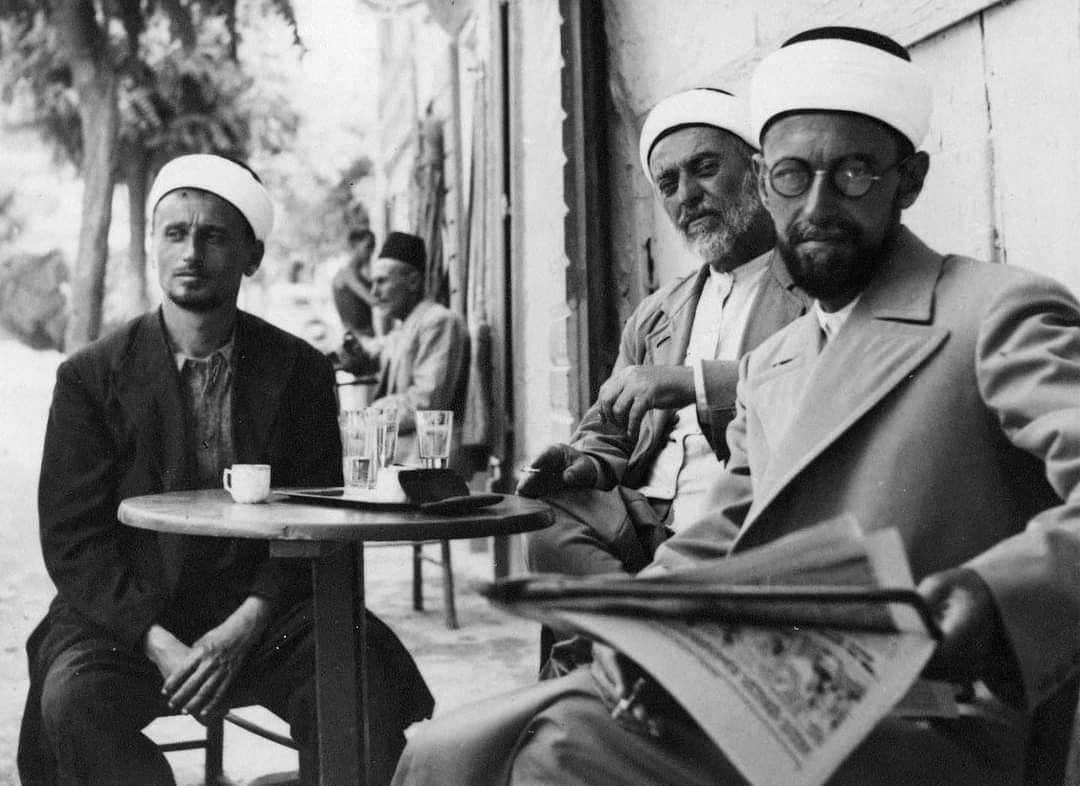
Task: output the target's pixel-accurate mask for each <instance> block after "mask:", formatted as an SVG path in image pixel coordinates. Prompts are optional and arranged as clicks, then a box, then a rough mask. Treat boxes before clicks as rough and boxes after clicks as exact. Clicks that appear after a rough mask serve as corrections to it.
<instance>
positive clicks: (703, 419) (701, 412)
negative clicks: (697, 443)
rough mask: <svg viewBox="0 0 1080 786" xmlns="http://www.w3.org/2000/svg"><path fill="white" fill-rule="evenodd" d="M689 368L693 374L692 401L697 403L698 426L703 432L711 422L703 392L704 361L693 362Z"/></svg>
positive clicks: (705, 396)
mask: <svg viewBox="0 0 1080 786" xmlns="http://www.w3.org/2000/svg"><path fill="white" fill-rule="evenodd" d="M690 368H691V369H692V370H693V372H694V399H695V401H696V403H697V417H698V424H699V425H701V427H702V428H701V430H702V431H703V432H704V431H705V426H706V425H708V424H709V422H710V421H711V420H712V418H710V417H709V399H708V396H707V395H706V392H705V359H704V358H701V359H699V360H695V361H694V363H693V365H691V366H690Z"/></svg>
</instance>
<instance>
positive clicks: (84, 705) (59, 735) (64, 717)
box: [41, 669, 102, 739]
mask: <svg viewBox="0 0 1080 786" xmlns="http://www.w3.org/2000/svg"><path fill="white" fill-rule="evenodd" d="M101 699H102V696H101V695H100V693H99V692H98V691H97V690H96V684H95V683H94V682H93V681H92V680H90V679H87V678H86V677H85V676H81V675H80V674H79V673H78V672H74V673H73V672H68V671H65V670H57V669H54V670H53V671H51V672H49V674H48V676H47V677H46V678H45V683H44V685H43V686H42V691H41V721H42V726H43V727H44V730H45V733H46V734H47V735H48V736H49V737H50V738H52V739H64V738H67V737H68V736H70V735H69V734H67V730H69V729H77V728H78V727H79V726H80V725H81V724H83V723H85V722H87V721H88V720H89V721H92V720H93V718H94V717H95V714H96V713H98V712H100V710H101V705H102V701H101Z"/></svg>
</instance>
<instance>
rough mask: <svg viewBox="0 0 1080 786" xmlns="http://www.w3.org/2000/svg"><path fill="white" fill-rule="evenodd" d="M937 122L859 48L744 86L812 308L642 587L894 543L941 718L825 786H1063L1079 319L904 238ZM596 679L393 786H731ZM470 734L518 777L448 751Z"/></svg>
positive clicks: (550, 689) (609, 678)
mask: <svg viewBox="0 0 1080 786" xmlns="http://www.w3.org/2000/svg"><path fill="white" fill-rule="evenodd" d="M929 109H930V100H929V85H928V82H927V78H926V76H925V75H924V74H923V73H922V72H921V70H920V69H918V68H917V67H916V66H914V65H913V64H912V63H911V62H910V61H909V58H908V54H907V52H906V51H905V50H904V49H903V48H902V47H900V46H899V45H897V44H896V43H895V42H893V41H892V40H891V39H888V38H885V37H884V36H881V35H879V34H876V33H872V32H870V31H866V30H858V29H852V28H824V29H818V30H813V31H809V32H807V33H804V34H801V35H798V36H796V37H795V38H793V39H791V40H790V41H789V42H787V44H785V46H784V48H782V49H780V50H779V52H777V53H774V54H773V55H770V56H769V57H767V58H766V59H765V60H764V61H763V62H762V63H761V65H760V66H759V68H758V69H757V71H756V73H755V75H754V77H753V80H752V83H751V88H750V116H751V122H752V126H753V130H754V133H755V134H758V135H759V138H760V140H761V147H762V149H761V153H760V154H759V155H758V156H757V157H756V159H755V161H756V164H755V166H756V170H757V174H758V190H759V192H760V194H761V197H762V201H763V202H764V203H765V206H766V208H767V209H768V210H769V212H770V214H771V215H772V217H773V220H774V222H775V224H776V228H777V243H778V247H779V248H780V250H781V253H782V255H783V258H784V262H785V264H786V265H787V266H788V269H789V272H790V273H791V275H792V277H793V278H794V279H795V281H796V282H798V283H799V284H800V286H802V287H803V288H804V289H805V291H807V292H808V293H810V294H811V295H812V296H814V298H815V299H816V303H815V305H814V308H813V310H812V312H811V313H809V314H807V315H805V316H803V317H802V318H800V319H798V320H796V321H794V322H793V323H791V324H790V325H789V326H788V327H786V328H784V329H783V330H781V331H779V332H778V333H776V334H775V335H774V336H772V337H771V338H769V339H767V340H766V341H764V342H763V343H762V344H761V345H760V346H759V347H758V348H757V349H755V350H754V351H753V352H751V353H749V354H748V355H747V356H746V357H745V358H744V359H743V361H742V363H741V365H740V369H739V395H738V402H737V414H736V416H735V419H734V420H733V421H732V424H731V426H730V427H729V429H728V434H727V439H728V445H729V447H730V450H731V455H730V458H729V460H728V463H727V465H726V470H725V471H724V472H722V473H720V475H719V476H718V482H717V484H716V486H715V487H714V488H713V490H712V499H713V504H712V505H711V506H710V512H709V513H708V515H706V516H705V517H704V518H703V519H702V520H701V521H699V522H697V523H695V524H694V525H692V526H691V527H689V528H687V529H686V530H684V531H683V532H680V533H679V534H677V535H676V536H674V537H673V538H671V539H669V540H668V541H666V542H665V543H664V544H663V545H662V546H661V547H660V548H659V549H658V551H657V556H656V560H655V561H654V562H653V564H652V566H650V568H649V569H648V570H649V571H664V570H677V569H678V568H680V567H683V566H689V565H693V564H696V563H697V562H698V561H700V560H702V559H709V558H717V557H723V556H724V555H726V554H728V553H730V552H732V551H741V550H744V549H747V548H750V547H753V546H755V545H760V544H762V543H766V542H769V541H772V540H774V539H776V538H778V537H781V536H783V535H785V534H790V533H792V532H794V531H797V530H799V529H800V528H803V527H805V526H807V525H808V524H812V523H814V522H817V521H823V520H827V519H830V518H834V517H836V516H839V515H845V516H849V517H853V518H854V519H855V520H856V521H857V522H858V523H859V524H860V525H861V526H862V527H863V528H864V529H865V530H867V531H875V530H879V529H884V528H894V529H895V530H896V531H897V532H898V533H899V534H900V536H901V538H902V541H903V544H904V547H905V550H906V552H907V555H908V559H909V562H910V565H911V570H912V573H913V574H914V576H915V579H916V580H917V582H918V592H919V594H920V595H921V596H922V597H923V599H924V600H925V601H926V603H927V605H928V606H929V608H930V609H931V610H932V612H933V613H934V614H935V616H936V617H937V620H938V623H939V626H940V628H941V630H942V632H943V638H942V640H941V641H940V643H939V644H938V646H937V649H936V651H935V653H934V655H933V657H932V658H931V661H930V663H929V664H928V666H927V668H926V671H925V675H924V676H925V677H927V678H929V679H932V680H935V681H936V685H937V688H936V689H937V690H938V691H941V690H942V689H943V688H948V689H951V697H950V698H951V701H952V704H953V708H952V711H951V712H949V713H944V714H943V713H941V712H933V711H932V712H930V713H927V712H926V707H925V706H920V705H918V704H912V703H908V702H901V705H900V706H899V707H898V708H897V710H898V711H896V712H894V713H892V714H890V715H887V716H886V717H885V718H884V719H883V720H882V721H880V722H879V723H878V724H877V725H876V726H875V727H874V728H873V729H868V730H867V731H868V736H867V737H866V738H865V739H863V741H862V742H861V743H860V744H859V745H858V746H857V747H855V748H854V750H853V751H852V752H851V753H850V754H849V756H848V757H847V758H846V759H845V760H844V761H843V762H842V763H840V764H839V767H838V769H836V770H835V772H833V773H832V774H831V776H830V778H829V780H828V783H829V784H833V785H835V784H869V783H872V784H895V785H896V786H907V785H908V784H926V783H935V784H937V783H949V784H971V786H976V785H977V784H978V785H981V784H988V783H993V784H1013V785H1016V786H1018V785H1019V784H1021V783H1025V784H1031V783H1040V784H1041V783H1061V782H1063V767H1064V763H1065V755H1064V754H1065V752H1066V751H1067V747H1068V742H1069V734H1070V731H1071V729H1072V716H1073V712H1074V710H1075V708H1076V684H1077V680H1076V675H1077V672H1078V669H1080V570H1078V567H1077V566H1078V565H1080V303H1078V302H1077V300H1076V298H1075V297H1074V296H1073V295H1072V294H1071V293H1069V292H1068V291H1067V290H1066V289H1065V288H1064V287H1062V286H1061V285H1060V284H1058V283H1056V282H1054V281H1051V280H1048V279H1045V278H1042V277H1039V276H1036V275H1035V274H1032V273H1029V272H1026V271H1024V270H1021V269H1018V268H1013V267H1005V266H994V265H987V264H983V263H979V262H976V261H975V260H971V259H967V258H963V257H958V256H941V255H939V254H937V253H935V252H934V251H932V250H930V249H929V248H927V247H926V246H925V245H924V244H923V243H921V242H920V241H919V240H918V239H917V238H916V237H915V236H914V234H912V233H911V232H910V231H909V230H908V229H906V228H905V227H904V226H903V225H902V224H901V223H900V215H901V212H902V211H903V210H904V209H906V208H907V207H910V206H911V205H912V204H913V203H914V202H915V200H916V199H917V198H918V196H919V193H920V191H921V189H922V186H923V182H924V178H925V176H926V173H927V171H928V167H929V157H928V156H927V154H926V153H925V152H917V149H918V146H919V144H921V141H922V136H923V135H924V134H925V132H926V130H927V126H928V120H929ZM626 655H627V656H629V657H630V658H632V657H633V653H632V652H628V653H626ZM594 656H595V661H594V667H593V669H592V672H591V674H590V673H589V672H587V671H584V670H578V671H576V672H574V673H572V674H571V675H569V676H567V677H565V678H563V679H562V680H559V681H556V682H557V685H550V686H541V688H535V689H532V692H531V693H530V692H522V693H519V694H518V695H516V696H514V697H513V699H512V700H507V699H503V700H502V701H501V703H500V702H498V701H492V702H488V703H486V704H484V703H481V704H478V705H476V706H475V708H474V709H472V710H468V711H466V710H462V711H460V712H459V713H458V715H457V717H447V718H446V719H445V721H444V723H445V724H446V726H445V727H442V728H443V732H442V734H441V735H439V734H438V731H439V728H438V727H436V728H435V729H433V731H432V732H430V733H427V734H421V735H418V736H417V737H414V738H413V739H412V740H411V741H410V747H409V748H408V749H407V750H406V753H405V755H404V757H403V759H402V764H401V765H400V767H399V770H398V773H397V776H396V780H397V782H399V783H424V782H426V781H425V776H426V774H427V773H429V772H438V773H440V776H441V777H440V778H439V779H438V782H440V783H444V784H447V783H457V782H459V781H457V780H455V779H454V777H447V776H448V775H449V776H453V775H456V774H457V772H459V770H458V769H457V768H458V767H459V766H463V764H462V762H463V761H465V760H467V759H475V760H478V761H484V762H485V765H486V768H485V770H484V772H485V773H491V775H490V776H488V775H485V776H484V777H483V778H479V779H472V780H471V781H469V782H471V783H507V782H511V783H560V784H586V783H587V784H591V785H592V786H596V785H597V784H615V783H634V784H657V785H659V784H673V783H680V784H682V783H686V784H728V783H731V784H738V783H745V780H744V778H743V776H742V775H741V774H740V773H739V772H737V771H736V770H735V767H734V766H733V765H732V764H731V763H730V762H729V761H728V759H727V757H725V756H724V755H723V753H722V752H721V747H722V744H723V740H719V742H720V743H721V745H720V747H718V746H717V745H714V744H713V743H712V742H711V741H710V738H708V737H707V736H706V735H705V734H704V732H703V731H702V730H701V728H700V727H699V726H697V725H696V723H695V722H694V720H693V719H692V718H691V717H690V716H689V715H688V714H687V713H685V712H683V711H682V710H681V709H680V708H679V707H677V706H675V707H673V706H671V705H672V701H671V699H670V697H667V696H666V694H664V693H663V691H656V692H651V693H650V690H649V687H648V686H647V687H646V688H645V690H644V691H643V695H649V698H647V699H646V700H644V701H643V702H639V703H638V704H636V705H635V712H634V713H633V718H632V719H633V720H634V724H633V725H634V727H635V730H630V729H627V728H625V727H624V726H623V725H621V724H620V723H619V722H618V721H616V720H613V719H612V716H611V713H610V711H609V708H610V707H612V706H613V705H614V704H615V703H616V702H617V701H619V698H620V697H621V696H625V695H627V694H626V691H627V684H628V679H627V672H626V671H625V670H624V669H623V661H620V660H617V659H616V657H615V653H614V652H613V651H612V650H610V649H608V648H605V647H600V646H597V647H595V648H594ZM558 683H561V684H558ZM545 691H546V692H545ZM500 713H502V714H501V716H500ZM464 717H469V718H477V719H480V722H483V723H486V724H487V726H486V729H485V730H482V731H477V732H476V733H477V734H479V735H483V734H487V739H488V740H492V741H495V742H497V743H498V744H499V745H501V746H503V749H504V750H509V751H511V753H510V754H509V755H504V756H503V757H502V758H498V757H497V756H496V755H495V754H494V753H493V751H492V750H484V749H482V748H481V750H480V751H479V752H478V751H477V747H480V744H479V743H480V741H478V740H476V739H475V738H474V737H473V736H471V735H466V736H464V738H459V739H456V740H455V739H454V737H453V735H452V733H451V732H449V731H447V729H452V728H462V726H463V724H462V719H463V718H464ZM500 721H502V723H501V725H499V724H500ZM500 735H502V736H500ZM425 737H426V739H425ZM474 745H475V747H474ZM485 756H487V758H485ZM485 778H487V779H485ZM462 782H463V781H462Z"/></svg>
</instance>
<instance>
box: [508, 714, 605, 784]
mask: <svg viewBox="0 0 1080 786" xmlns="http://www.w3.org/2000/svg"><path fill="white" fill-rule="evenodd" d="M590 739H591V738H590V737H582V736H581V735H580V734H579V733H576V732H575V731H574V729H573V728H572V724H567V723H566V722H565V720H564V721H563V722H556V721H554V720H552V719H551V718H550V717H545V716H540V717H538V718H535V719H534V720H533V722H532V723H531V724H530V726H529V727H528V728H527V729H526V730H525V733H524V734H523V735H522V738H521V744H520V747H519V748H518V749H517V751H516V754H515V755H514V760H513V763H512V770H511V772H512V776H511V779H510V781H511V782H512V783H558V782H560V778H564V777H565V778H569V776H570V773H577V772H578V771H579V770H580V769H581V764H580V762H581V761H583V760H586V761H587V760H588V758H589V757H590V756H592V755H595V753H596V751H595V750H590V746H589V744H588V740H590ZM583 757H584V758H583Z"/></svg>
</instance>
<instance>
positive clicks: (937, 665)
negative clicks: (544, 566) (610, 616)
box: [591, 567, 1017, 736]
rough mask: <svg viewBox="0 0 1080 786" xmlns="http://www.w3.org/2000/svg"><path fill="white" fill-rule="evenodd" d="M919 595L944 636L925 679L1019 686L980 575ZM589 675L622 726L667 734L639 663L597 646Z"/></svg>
mask: <svg viewBox="0 0 1080 786" xmlns="http://www.w3.org/2000/svg"><path fill="white" fill-rule="evenodd" d="M917 591H918V593H919V595H921V596H922V598H923V599H924V600H925V601H926V602H927V604H928V605H929V606H930V608H931V610H932V611H933V613H934V617H935V619H936V620H937V623H938V625H939V626H940V628H941V631H942V633H943V634H944V635H943V638H942V640H941V641H940V642H939V643H938V647H937V649H936V650H935V651H934V654H933V656H932V657H931V659H930V661H929V663H927V665H926V667H925V668H924V669H923V675H924V676H925V677H927V678H929V679H935V680H946V681H949V682H954V683H970V682H972V681H974V680H977V679H988V678H992V677H994V676H998V677H1001V676H1002V675H1003V672H1005V673H1006V675H1007V679H1006V682H1005V686H1006V687H1008V686H1009V685H1010V684H1012V685H1015V678H1016V677H1017V675H1015V674H1012V673H1008V672H1010V671H1012V670H1013V669H1015V664H1014V661H1013V660H1012V655H1011V651H1010V650H1009V646H1008V643H1007V640H1006V638H1005V633H1004V630H1003V628H1002V625H1001V621H1000V618H999V615H998V612H997V608H996V607H995V605H994V601H993V598H992V597H991V595H990V590H989V588H988V587H987V586H986V583H985V582H984V581H983V580H982V578H981V577H980V576H979V574H978V573H976V572H975V571H974V570H972V569H970V568H964V567H961V568H952V569H949V570H944V571H941V572H939V573H934V574H931V575H930V576H927V577H926V578H925V579H923V580H922V582H920V584H919V586H918V589H917ZM591 669H592V674H593V679H594V682H595V683H596V686H597V688H598V689H599V691H600V693H601V695H602V697H603V699H604V702H605V703H606V704H607V705H608V706H613V707H615V708H616V709H619V708H620V706H621V710H622V711H620V712H618V713H613V717H615V715H616V714H617V715H618V716H619V719H620V720H621V721H622V722H623V723H624V724H626V725H628V726H629V727H630V728H633V729H635V730H637V731H640V732H642V733H645V734H649V735H650V736H660V735H661V734H662V733H663V717H662V713H657V712H656V711H655V708H654V707H651V706H650V704H649V700H648V694H649V691H648V690H646V691H642V690H641V683H640V682H639V680H640V679H641V678H642V677H643V676H644V672H642V670H641V669H640V668H639V667H638V666H637V665H636V664H635V663H633V662H632V661H630V660H628V659H627V658H626V657H624V656H622V655H620V654H619V653H617V652H616V651H615V650H613V649H612V648H611V647H608V646H606V645H604V644H599V643H595V642H594V643H593V663H592V666H591ZM646 679H647V677H646ZM991 687H995V686H994V685H992V684H991ZM653 695H655V693H654V694H653ZM1005 698H1013V699H1015V698H1016V697H1008V696H1006V697H1005ZM620 702H622V704H621V705H620Z"/></svg>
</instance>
